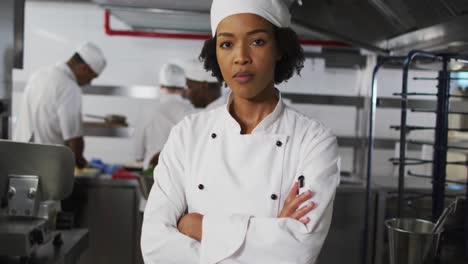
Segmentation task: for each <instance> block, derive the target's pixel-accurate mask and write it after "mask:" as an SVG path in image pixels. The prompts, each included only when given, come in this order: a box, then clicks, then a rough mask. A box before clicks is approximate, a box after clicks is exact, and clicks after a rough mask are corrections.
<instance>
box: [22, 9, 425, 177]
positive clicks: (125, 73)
mask: <svg viewBox="0 0 468 264" xmlns="http://www.w3.org/2000/svg"><path fill="white" fill-rule="evenodd" d="M25 18H26V21H25V52H24V59H25V61H24V69H23V70H15V72H14V80H15V82H24V81H26V80H27V78H28V76H30V74H31V73H32V72H34V71H35V70H37V69H38V68H40V67H43V66H47V65H50V64H53V63H55V62H57V61H63V60H65V59H67V58H68V57H69V56H70V55H71V54H72V53H73V51H74V49H75V48H76V46H78V45H79V44H80V43H81V42H83V41H87V40H90V41H93V42H94V43H96V44H97V45H99V46H100V47H101V48H102V49H103V51H104V53H105V54H106V56H107V58H108V67H107V68H106V70H105V71H104V73H103V74H102V75H101V76H100V77H99V78H98V79H96V81H95V82H94V83H95V84H105V85H151V86H156V85H157V83H158V80H157V72H158V69H159V67H160V66H161V65H162V64H163V63H166V62H168V61H179V60H184V59H189V58H194V57H197V56H198V54H199V52H200V49H201V46H202V41H197V40H175V39H156V38H142V37H118V36H107V35H106V34H105V32H104V28H103V24H104V11H103V10H102V9H101V8H99V7H97V6H95V5H93V4H77V3H59V2H28V1H27V2H26V15H25ZM112 27H117V28H125V25H124V24H122V23H120V22H119V21H117V20H116V19H112ZM305 48H306V49H307V48H309V47H305ZM399 72H400V71H397V70H383V71H382V72H381V75H380V76H381V78H380V81H379V89H380V94H381V95H385V96H391V94H392V93H393V92H396V91H399V90H400V87H401V75H400V74H399ZM424 74H425V75H427V73H424ZM368 76H369V75H368V74H365V72H364V71H360V70H350V69H324V68H323V61H321V60H307V61H306V63H305V68H304V69H303V71H302V76H301V77H294V78H292V79H291V80H289V81H288V82H287V83H285V84H282V85H280V87H279V88H280V89H281V90H283V91H287V92H298V93H311V94H331V95H349V96H352V95H358V94H366V91H368V89H369V87H370V77H368ZM417 89H421V90H425V87H424V86H421V84H419V86H418V88H417ZM20 95H21V94H20V93H18V92H15V93H14V97H13V100H14V102H13V115H14V116H16V115H17V114H18V108H19V105H20V104H21V97H20ZM151 104H152V100H145V99H131V98H124V97H115V96H112V97H111V96H90V95H85V96H84V100H83V112H84V113H85V114H86V113H93V114H109V113H116V114H124V115H126V116H127V118H128V121H129V124H130V125H134V123H135V122H136V120H138V116H139V114H140V113H142V112H144V111H149V109H150V108H151ZM296 106H297V108H299V109H300V110H302V111H303V112H305V113H307V114H308V115H310V116H313V117H316V118H318V119H320V120H321V121H322V122H323V123H325V124H326V125H327V126H329V127H331V128H332V129H333V131H334V132H335V134H337V135H347V136H352V135H354V134H355V126H356V125H355V118H356V115H357V111H356V110H355V109H354V108H352V107H333V106H310V105H296ZM426 117H427V115H426V116H425V117H420V118H418V117H416V119H418V120H415V122H416V121H417V122H420V121H421V120H423V119H424V120H423V122H428V121H430V119H427V118H426ZM429 117H430V116H429ZM377 120H378V121H377V124H378V127H377V136H381V137H384V136H385V137H397V136H398V135H397V134H396V133H394V132H391V131H390V130H389V129H388V127H389V126H390V124H397V123H398V122H399V111H398V110H380V111H379V112H378V113H377ZM85 140H86V151H85V155H86V157H87V158H92V157H98V158H101V159H103V160H104V161H106V162H114V163H117V162H126V161H132V160H133V155H132V142H131V140H130V139H122V138H97V137H86V139H85ZM341 152H342V154H343V157H342V158H343V168H344V169H346V170H349V169H350V167H351V164H352V151H350V150H349V149H342V150H341ZM384 153H386V154H381V152H379V153H378V164H379V166H376V167H377V168H376V169H377V173H378V174H391V169H392V168H391V166H390V164H388V163H384V162H382V160H385V159H386V158H387V156H389V155H390V156H391V154H392V153H393V151H391V152H388V151H387V152H384ZM389 153H390V154H389ZM381 164H386V165H381Z"/></svg>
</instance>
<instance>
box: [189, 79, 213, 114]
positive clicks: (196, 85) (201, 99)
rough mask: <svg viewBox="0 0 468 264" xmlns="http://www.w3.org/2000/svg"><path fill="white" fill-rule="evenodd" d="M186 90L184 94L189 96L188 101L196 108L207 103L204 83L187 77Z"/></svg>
mask: <svg viewBox="0 0 468 264" xmlns="http://www.w3.org/2000/svg"><path fill="white" fill-rule="evenodd" d="M186 84H187V91H186V93H185V95H186V96H187V97H188V98H189V100H190V102H191V103H192V105H193V106H195V107H196V108H203V107H206V105H207V104H208V103H207V102H206V96H205V92H206V87H205V85H206V83H203V82H197V81H192V80H189V79H187V82H186Z"/></svg>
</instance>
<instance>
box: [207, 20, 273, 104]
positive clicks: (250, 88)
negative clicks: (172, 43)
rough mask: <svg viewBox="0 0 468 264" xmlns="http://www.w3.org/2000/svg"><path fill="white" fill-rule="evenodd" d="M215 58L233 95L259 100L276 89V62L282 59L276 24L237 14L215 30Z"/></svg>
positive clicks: (223, 21) (222, 22)
mask: <svg viewBox="0 0 468 264" xmlns="http://www.w3.org/2000/svg"><path fill="white" fill-rule="evenodd" d="M216 58H217V60H218V64H219V67H220V69H221V73H222V75H223V78H224V80H225V81H226V83H227V84H228V86H229V87H230V88H231V90H232V93H233V94H234V96H239V97H242V98H244V99H248V100H255V99H260V98H261V97H262V96H264V95H266V94H271V91H273V90H274V74H275V65H276V62H277V61H278V60H279V59H280V58H281V56H280V54H279V51H278V47H277V44H276V39H275V34H274V28H273V25H272V24H271V23H270V22H268V21H266V20H265V19H263V18H262V17H260V16H257V15H254V14H236V15H232V16H229V17H227V18H225V19H223V20H222V21H221V23H220V24H219V25H218V28H217V30H216Z"/></svg>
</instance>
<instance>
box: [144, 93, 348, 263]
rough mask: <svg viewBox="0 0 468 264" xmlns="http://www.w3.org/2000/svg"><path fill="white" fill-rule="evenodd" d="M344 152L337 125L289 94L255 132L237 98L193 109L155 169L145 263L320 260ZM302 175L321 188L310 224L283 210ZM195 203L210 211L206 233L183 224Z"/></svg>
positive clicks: (205, 222) (146, 223)
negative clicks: (293, 102) (300, 106)
mask: <svg viewBox="0 0 468 264" xmlns="http://www.w3.org/2000/svg"><path fill="white" fill-rule="evenodd" d="M230 100H232V99H229V101H230ZM339 161H340V159H339V156H338V147H337V143H336V138H335V136H333V135H332V133H331V132H330V130H329V129H327V128H325V127H324V126H323V125H322V124H321V123H319V122H317V121H316V120H314V119H312V118H309V117H307V116H305V115H303V114H301V113H299V112H297V111H296V110H294V109H292V108H291V107H289V106H287V105H285V104H284V103H283V102H282V100H281V98H280V100H279V101H278V103H277V106H276V108H275V110H274V111H273V112H272V113H270V114H269V115H268V116H267V117H265V118H264V119H263V121H262V122H261V123H260V124H258V125H257V127H256V128H255V129H254V130H253V131H252V133H251V134H244V135H242V134H240V126H239V124H238V123H237V122H236V121H235V119H233V118H232V116H231V115H230V114H229V112H228V106H227V107H226V106H224V107H219V108H216V109H213V110H211V111H203V112H200V113H197V114H194V115H190V116H188V117H186V118H185V119H184V120H183V121H182V122H180V123H179V124H177V125H176V126H175V127H174V128H173V130H172V132H171V135H170V137H169V139H168V142H167V143H166V145H165V147H164V149H163V151H162V153H161V156H160V158H159V164H158V166H157V167H156V168H155V170H154V178H155V183H154V185H153V188H152V190H151V193H150V196H149V198H148V203H147V206H146V211H145V215H144V223H143V229H142V238H141V248H142V253H143V258H144V260H145V263H147V264H156V263H165V264H170V263H184V264H189V263H201V264H214V263H222V264H228V263H238V264H240V263H291V264H292V263H294V264H302V263H314V262H315V260H316V258H317V256H318V255H319V253H320V249H321V247H322V245H323V242H324V240H325V237H326V235H327V233H328V230H329V226H330V222H331V219H332V210H333V200H334V196H335V191H336V187H337V186H338V184H339V181H340V176H339V175H340V172H339V170H340V169H339ZM301 175H303V176H305V185H306V188H309V189H311V190H312V191H314V192H315V193H316V194H315V196H314V197H313V198H312V200H313V201H314V202H315V203H316V204H317V205H316V208H315V209H313V210H312V211H311V212H310V213H308V214H307V216H308V217H310V223H309V224H307V225H304V224H302V223H301V222H299V221H297V220H294V219H292V218H277V215H278V214H279V213H280V211H281V209H282V207H283V204H284V202H285V199H286V197H287V195H288V193H289V192H290V190H291V188H292V186H293V184H294V182H295V181H297V179H298V177H299V176H301ZM186 212H189V213H190V212H197V213H200V214H202V215H204V218H203V227H202V230H203V231H202V241H201V242H198V241H196V240H194V239H191V238H190V237H188V236H185V235H183V234H182V233H180V232H179V231H178V229H177V222H178V220H179V219H180V218H181V217H182V216H183V215H184V214H185V213H186Z"/></svg>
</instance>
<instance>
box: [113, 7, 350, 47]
mask: <svg viewBox="0 0 468 264" xmlns="http://www.w3.org/2000/svg"><path fill="white" fill-rule="evenodd" d="M110 15H111V14H110V11H109V10H108V9H105V10H104V30H105V32H106V34H107V35H109V36H130V37H149V38H173V39H197V40H206V39H209V38H211V35H209V34H193V33H170V32H157V31H138V30H116V29H112V28H111V26H110ZM300 43H301V44H302V45H310V46H324V47H335V48H349V47H351V46H350V45H349V44H347V43H344V42H339V41H326V40H312V39H301V40H300Z"/></svg>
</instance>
